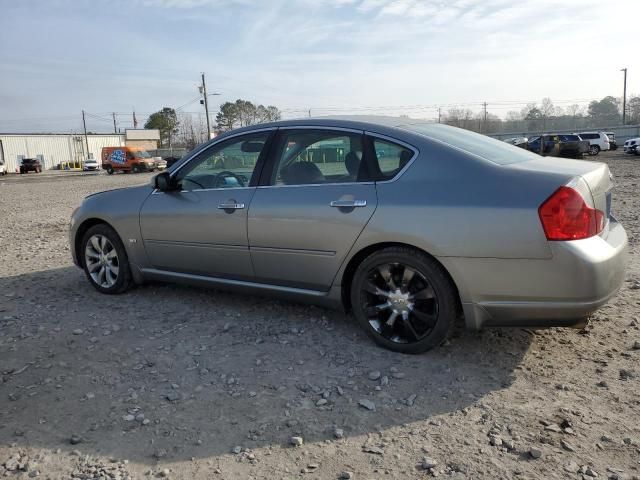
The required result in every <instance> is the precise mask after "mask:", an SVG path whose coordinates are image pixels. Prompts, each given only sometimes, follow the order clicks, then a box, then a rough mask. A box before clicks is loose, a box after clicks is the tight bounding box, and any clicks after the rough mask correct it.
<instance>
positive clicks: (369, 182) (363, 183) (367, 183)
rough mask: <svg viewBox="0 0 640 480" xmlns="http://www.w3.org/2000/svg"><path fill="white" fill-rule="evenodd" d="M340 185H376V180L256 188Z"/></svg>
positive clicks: (274, 186) (261, 186)
mask: <svg viewBox="0 0 640 480" xmlns="http://www.w3.org/2000/svg"><path fill="white" fill-rule="evenodd" d="M338 185H375V182H374V181H371V180H367V181H366V182H331V183H301V184H299V185H259V186H257V187H255V188H259V189H260V188H296V187H335V186H338Z"/></svg>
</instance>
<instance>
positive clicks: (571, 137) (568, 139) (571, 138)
mask: <svg viewBox="0 0 640 480" xmlns="http://www.w3.org/2000/svg"><path fill="white" fill-rule="evenodd" d="M560 140H562V141H563V142H577V141H578V140H580V138H579V137H578V136H577V135H560Z"/></svg>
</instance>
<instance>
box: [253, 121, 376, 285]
mask: <svg viewBox="0 0 640 480" xmlns="http://www.w3.org/2000/svg"><path fill="white" fill-rule="evenodd" d="M363 151H364V149H363V132H358V131H345V130H328V129H286V128H281V129H280V130H279V134H278V136H277V140H275V141H274V148H273V149H272V152H273V154H272V156H271V158H270V161H269V167H268V168H265V173H266V174H267V175H268V177H267V178H266V179H265V178H264V176H263V179H262V181H261V185H260V186H259V187H258V189H257V190H256V193H255V195H254V198H253V201H252V202H251V207H250V209H249V218H248V226H249V244H250V249H251V258H252V260H253V266H254V270H255V275H256V278H257V279H258V281H262V282H267V283H273V284H280V285H286V286H295V287H300V288H309V289H315V290H327V289H328V288H329V287H330V286H331V283H332V281H333V278H334V277H335V274H336V272H337V271H338V269H339V267H340V265H341V263H342V261H343V260H344V258H345V257H346V255H347V253H348V252H349V250H350V249H351V247H352V246H353V244H354V242H355V241H356V239H357V238H358V236H359V235H360V233H361V232H362V230H363V229H364V227H365V225H366V224H367V222H368V221H369V219H370V218H371V216H372V215H373V212H374V210H375V209H376V205H377V197H376V189H375V184H374V183H373V181H369V179H368V175H369V174H368V171H367V164H366V162H365V158H364V154H363Z"/></svg>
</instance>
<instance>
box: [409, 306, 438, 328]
mask: <svg viewBox="0 0 640 480" xmlns="http://www.w3.org/2000/svg"><path fill="white" fill-rule="evenodd" d="M411 315H413V316H414V317H416V318H417V319H418V320H420V321H421V322H422V323H424V324H425V325H426V326H427V327H429V328H432V327H433V326H434V325H435V324H436V320H437V319H438V317H437V315H433V314H431V313H425V312H421V311H420V310H418V309H416V308H414V309H412V310H411Z"/></svg>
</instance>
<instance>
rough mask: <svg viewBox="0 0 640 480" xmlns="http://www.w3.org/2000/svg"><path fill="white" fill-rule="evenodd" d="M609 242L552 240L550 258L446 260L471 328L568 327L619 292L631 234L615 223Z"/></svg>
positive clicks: (598, 239) (601, 240)
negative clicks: (628, 238)
mask: <svg viewBox="0 0 640 480" xmlns="http://www.w3.org/2000/svg"><path fill="white" fill-rule="evenodd" d="M608 230H609V232H608V236H607V238H606V239H604V238H602V237H599V236H596V237H592V238H588V239H585V240H574V241H570V242H550V247H551V250H552V255H553V256H552V258H550V259H539V260H533V259H497V258H455V259H453V258H448V259H442V260H443V264H445V267H446V268H449V271H450V273H451V274H452V276H453V278H454V281H455V282H456V283H457V284H458V287H459V289H460V294H461V299H462V304H463V309H464V313H465V317H466V321H467V325H468V326H469V327H470V328H480V327H482V326H568V325H573V324H576V323H578V322H579V321H580V320H582V319H583V318H584V317H586V316H588V315H590V314H591V313H593V312H594V311H595V310H597V309H598V308H599V307H600V306H602V305H603V304H605V303H606V302H607V301H608V300H609V299H610V298H611V297H612V296H613V295H615V294H616V292H617V291H618V289H619V288H620V285H622V282H623V281H624V275H625V267H626V263H627V248H628V247H627V234H626V232H625V230H624V228H623V227H622V225H621V224H619V223H618V222H617V221H615V220H614V219H611V222H610V224H609V226H608Z"/></svg>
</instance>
